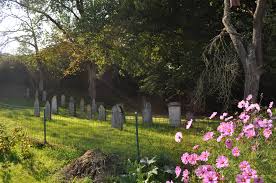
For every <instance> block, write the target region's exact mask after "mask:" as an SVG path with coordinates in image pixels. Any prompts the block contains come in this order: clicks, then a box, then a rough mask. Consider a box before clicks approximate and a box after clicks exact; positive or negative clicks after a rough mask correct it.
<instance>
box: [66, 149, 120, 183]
mask: <svg viewBox="0 0 276 183" xmlns="http://www.w3.org/2000/svg"><path fill="white" fill-rule="evenodd" d="M117 166H118V157H117V156H115V155H106V154H104V153H102V152H101V151H100V150H88V151H86V152H85V153H84V155H82V156H81V157H79V158H78V159H76V160H75V161H73V162H72V163H70V164H69V165H67V166H66V167H65V168H64V170H63V172H64V176H65V179H66V181H70V180H71V179H73V178H75V177H77V178H83V177H89V178H91V180H93V182H95V183H103V182H105V178H106V177H108V176H111V175H115V174H116V169H117Z"/></svg>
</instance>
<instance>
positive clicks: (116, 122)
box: [111, 104, 125, 130]
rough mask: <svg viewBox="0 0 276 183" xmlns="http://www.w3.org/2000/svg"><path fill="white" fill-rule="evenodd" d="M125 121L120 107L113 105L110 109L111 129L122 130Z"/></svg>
mask: <svg viewBox="0 0 276 183" xmlns="http://www.w3.org/2000/svg"><path fill="white" fill-rule="evenodd" d="M124 121H125V115H124V111H123V108H122V106H120V105H118V104H117V105H115V106H113V107H112V116H111V127H112V128H118V129H120V130H122V129H123V124H124Z"/></svg>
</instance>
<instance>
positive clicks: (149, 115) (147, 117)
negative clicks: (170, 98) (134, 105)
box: [142, 102, 152, 124]
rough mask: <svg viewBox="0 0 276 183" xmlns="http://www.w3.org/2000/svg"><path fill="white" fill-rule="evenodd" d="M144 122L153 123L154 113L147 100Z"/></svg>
mask: <svg viewBox="0 0 276 183" xmlns="http://www.w3.org/2000/svg"><path fill="white" fill-rule="evenodd" d="M142 118H143V123H146V124H151V123H152V113H151V104H150V103H149V102H145V103H144V106H143V110H142Z"/></svg>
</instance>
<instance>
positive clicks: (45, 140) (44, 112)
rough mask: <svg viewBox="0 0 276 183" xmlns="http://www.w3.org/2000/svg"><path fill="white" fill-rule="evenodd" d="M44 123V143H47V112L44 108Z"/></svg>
mask: <svg viewBox="0 0 276 183" xmlns="http://www.w3.org/2000/svg"><path fill="white" fill-rule="evenodd" d="M43 125H44V145H46V144H47V141H46V112H45V109H44V116H43Z"/></svg>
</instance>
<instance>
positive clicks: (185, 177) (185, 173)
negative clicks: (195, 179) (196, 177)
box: [181, 169, 189, 183]
mask: <svg viewBox="0 0 276 183" xmlns="http://www.w3.org/2000/svg"><path fill="white" fill-rule="evenodd" d="M181 180H182V181H183V182H184V183H188V182H189V171H188V170H187V169H185V170H184V171H183V174H182V179H181Z"/></svg>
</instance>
